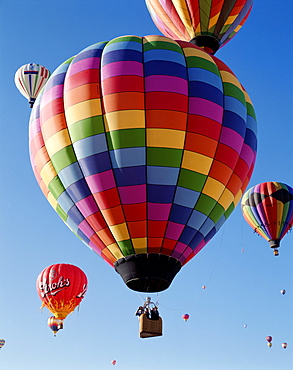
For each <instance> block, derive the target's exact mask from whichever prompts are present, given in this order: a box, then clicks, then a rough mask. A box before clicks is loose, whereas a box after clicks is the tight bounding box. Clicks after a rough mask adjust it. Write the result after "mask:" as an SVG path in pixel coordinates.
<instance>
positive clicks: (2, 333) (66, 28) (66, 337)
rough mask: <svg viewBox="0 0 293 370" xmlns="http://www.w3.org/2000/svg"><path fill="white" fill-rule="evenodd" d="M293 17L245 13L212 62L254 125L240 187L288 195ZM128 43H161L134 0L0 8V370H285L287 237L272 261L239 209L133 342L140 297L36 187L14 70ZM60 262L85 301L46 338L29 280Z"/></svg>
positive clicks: (291, 359)
mask: <svg viewBox="0 0 293 370" xmlns="http://www.w3.org/2000/svg"><path fill="white" fill-rule="evenodd" d="M292 13H293V4H292V1H291V0H283V1H281V2H279V1H275V0H258V1H255V5H254V8H253V11H252V13H251V15H250V18H249V19H248V21H247V23H246V24H245V26H244V27H243V28H242V30H241V31H240V32H239V34H238V35H236V37H235V38H234V39H233V40H232V41H231V42H230V43H228V44H227V45H226V46H225V47H224V48H223V49H221V50H220V51H219V52H218V53H217V57H219V58H220V59H222V60H223V61H224V62H225V63H226V64H227V65H228V66H229V67H230V68H231V69H232V70H233V71H234V73H235V74H236V75H237V77H238V78H239V80H240V81H241V83H242V84H243V85H244V86H245V88H246V89H247V91H248V93H249V94H250V96H251V99H252V101H253V103H254V106H255V110H256V114H257V120H258V127H259V129H258V139H259V147H258V156H257V162H256V168H255V171H254V174H253V177H252V179H251V182H250V186H252V185H255V184H257V183H260V182H264V181H281V182H284V183H287V184H289V185H291V186H293V171H292V148H293V139H292V138H293V135H292V134H293V121H292V116H293V103H292V100H293V94H292V82H293V73H292ZM126 34H134V35H138V36H144V35H150V34H160V32H159V31H158V30H157V29H156V27H155V25H154V24H153V22H152V20H151V18H150V16H149V14H148V11H147V9H146V6H145V3H144V0H125V1H122V0H95V1H94V0H78V1H77V0H46V1H44V0H43V1H40V0H36V1H34V2H27V1H24V0H18V1H17V0H2V1H1V3H0V130H1V135H0V141H1V144H0V173H1V175H0V176H1V177H0V273H1V279H0V317H1V320H0V338H4V339H5V340H6V345H5V346H4V347H3V348H2V350H1V351H0V368H1V369H3V370H39V369H42V370H48V369H52V368H55V369H62V370H77V369H85V370H94V369H101V370H104V369H109V368H111V367H112V365H111V360H113V359H115V360H117V364H116V367H115V368H117V369H120V370H137V369H140V370H146V369H150V368H151V369H153V370H157V369H169V370H175V369H176V370H177V369H179V370H193V369H199V370H291V369H292V368H293V310H292V307H293V269H292V264H293V248H292V244H293V236H292V234H288V235H286V236H285V238H284V239H283V242H282V246H281V248H280V256H279V257H274V256H273V252H272V251H271V250H270V248H269V247H268V245H267V243H266V241H265V240H263V239H262V238H261V237H257V236H256V234H253V231H252V230H251V229H250V227H249V226H248V225H247V224H246V223H245V221H244V220H243V218H242V215H241V210H240V207H239V206H238V207H237V209H236V210H235V211H234V213H233V214H232V215H231V217H230V218H229V220H228V221H227V222H226V224H225V225H224V226H223V228H222V229H221V230H220V232H219V233H218V234H217V235H216V236H215V237H214V238H213V240H212V241H211V242H210V243H209V244H208V245H207V246H206V247H205V248H204V249H203V250H202V251H201V252H200V253H199V254H198V255H197V256H196V257H195V258H194V259H193V260H191V261H190V262H189V263H188V264H187V265H186V266H185V267H184V268H183V269H182V270H181V271H180V273H179V274H178V275H177V277H176V278H175V280H174V281H173V283H172V285H171V287H170V288H169V289H168V290H167V291H165V292H163V293H161V294H159V295H156V294H153V295H151V297H152V299H153V300H159V304H160V305H159V308H160V313H161V315H162V317H163V320H164V335H163V336H162V337H160V338H152V339H140V338H139V337H138V321H137V318H136V317H135V316H134V312H135V310H136V308H137V306H138V305H140V304H141V302H142V301H143V300H144V298H145V295H144V294H138V293H135V292H133V291H131V290H129V289H128V288H127V287H126V286H125V285H124V283H123V282H122V279H121V278H120V276H119V275H118V274H117V273H116V272H115V271H114V270H112V269H111V268H110V267H109V266H108V265H107V264H106V263H105V262H104V261H103V260H102V259H100V258H99V257H98V256H97V255H95V254H94V253H93V252H91V251H90V250H89V249H88V248H86V246H85V245H84V244H83V243H81V242H80V241H79V240H78V239H77V238H76V237H75V236H74V235H73V234H72V233H71V232H70V230H69V229H68V228H67V227H66V226H65V225H64V224H63V222H62V221H61V220H60V219H59V217H58V215H57V214H56V213H55V212H54V210H53V209H52V208H51V206H50V205H49V203H48V202H47V201H46V199H45V197H44V196H43V194H42V193H41V191H40V189H39V188H38V185H37V182H36V180H35V178H34V176H33V173H32V170H31V167H30V161H29V155H28V152H29V151H28V121H29V115H30V108H29V105H28V103H27V101H26V100H25V98H24V97H23V96H22V95H20V94H19V92H18V90H17V89H16V87H15V86H14V73H15V71H16V70H17V69H18V68H19V67H20V66H21V65H23V64H26V63H30V62H35V63H39V64H42V65H44V66H46V67H47V68H48V69H50V70H51V71H54V69H55V68H56V67H57V66H58V65H59V64H61V63H62V62H63V61H64V60H66V59H68V58H69V57H71V56H72V55H75V54H76V53H78V52H79V51H80V50H82V49H83V48H85V47H87V46H89V45H91V44H93V43H95V42H98V41H104V40H110V39H112V38H114V37H116V36H119V35H126ZM243 248H244V252H243ZM59 262H64V263H72V264H75V265H77V266H79V267H80V268H81V269H82V270H84V271H85V273H86V274H87V276H88V279H89V289H88V293H87V295H86V297H85V299H84V300H83V302H82V304H81V306H80V310H79V311H78V312H74V313H73V314H72V315H70V316H69V317H68V318H67V319H66V321H65V325H64V330H62V331H60V332H59V333H58V334H57V337H55V338H54V337H53V334H52V333H51V331H50V330H49V328H48V327H47V317H48V316H49V313H48V311H47V310H46V309H44V310H43V311H41V310H39V307H40V304H41V302H40V300H39V298H38V296H37V293H36V289H35V281H36V278H37V276H38V274H39V273H40V272H41V271H42V270H43V268H45V267H46V266H49V265H51V264H53V263H59ZM202 285H206V286H207V288H206V290H202V288H201V286H202ZM281 289H286V290H287V293H286V294H285V295H282V294H280V290H281ZM184 313H189V314H190V319H189V321H188V322H184V321H183V320H182V318H181V316H182V314H184ZM245 324H246V325H247V328H244V325H245ZM267 335H271V336H272V337H273V347H272V348H268V347H267V345H266V340H265V338H266V336H267ZM282 342H287V343H288V348H287V349H286V350H284V349H282V347H281V344H282Z"/></svg>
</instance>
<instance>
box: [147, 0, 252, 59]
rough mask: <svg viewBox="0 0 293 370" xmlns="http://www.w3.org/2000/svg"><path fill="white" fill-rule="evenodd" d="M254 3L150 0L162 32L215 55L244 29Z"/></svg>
mask: <svg viewBox="0 0 293 370" xmlns="http://www.w3.org/2000/svg"><path fill="white" fill-rule="evenodd" d="M252 4H253V0H218V1H203V0H196V1H192V0H146V5H147V8H148V10H149V13H150V15H151V17H152V20H153V21H154V23H155V25H156V26H157V27H158V29H159V30H160V31H161V32H162V33H163V34H164V35H165V36H167V37H170V38H172V39H173V40H184V41H189V42H192V43H194V44H195V45H197V46H199V47H202V48H204V50H205V51H207V52H208V53H212V54H214V53H215V52H216V51H217V50H218V49H219V47H221V46H223V45H225V44H226V43H227V42H228V41H229V40H231V38H232V37H233V36H234V35H235V34H236V33H237V32H238V31H239V30H240V28H241V27H242V26H243V24H244V23H245V21H246V19H247V17H248V16H249V13H250V11H251V8H252Z"/></svg>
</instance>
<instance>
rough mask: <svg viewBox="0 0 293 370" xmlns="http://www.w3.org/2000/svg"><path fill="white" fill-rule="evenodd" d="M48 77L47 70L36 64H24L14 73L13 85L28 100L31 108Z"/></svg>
mask: <svg viewBox="0 0 293 370" xmlns="http://www.w3.org/2000/svg"><path fill="white" fill-rule="evenodd" d="M49 77H50V72H49V70H48V69H47V68H45V67H43V66H41V65H40V64H36V63H29V64H25V65H23V66H21V67H20V68H19V69H18V70H17V71H16V73H15V76H14V81H15V85H16V87H17V88H18V90H19V92H20V93H21V94H22V95H23V96H24V97H26V98H27V99H28V101H29V103H30V106H31V108H32V106H33V105H34V102H35V100H36V97H37V96H38V94H39V93H40V91H41V90H42V88H43V87H44V86H45V84H46V83H47V81H48V79H49Z"/></svg>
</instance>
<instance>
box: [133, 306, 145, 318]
mask: <svg viewBox="0 0 293 370" xmlns="http://www.w3.org/2000/svg"><path fill="white" fill-rule="evenodd" d="M143 313H145V310H144V308H143V307H142V306H139V307H138V309H137V310H136V312H135V316H138V317H139V316H140V315H142V314H143Z"/></svg>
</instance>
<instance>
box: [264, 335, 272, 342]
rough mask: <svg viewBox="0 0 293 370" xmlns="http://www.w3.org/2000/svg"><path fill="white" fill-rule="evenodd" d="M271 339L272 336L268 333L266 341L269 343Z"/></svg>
mask: <svg viewBox="0 0 293 370" xmlns="http://www.w3.org/2000/svg"><path fill="white" fill-rule="evenodd" d="M272 340H273V338H272V337H271V336H270V335H268V336H267V337H266V341H267V342H269V343H270V342H271V341H272Z"/></svg>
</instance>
